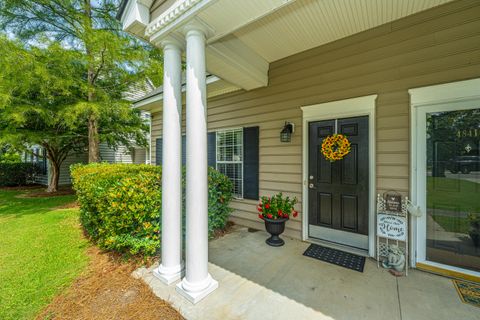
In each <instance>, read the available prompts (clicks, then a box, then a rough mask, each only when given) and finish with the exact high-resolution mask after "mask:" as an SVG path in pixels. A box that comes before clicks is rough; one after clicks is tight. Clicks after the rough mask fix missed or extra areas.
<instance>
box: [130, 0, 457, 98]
mask: <svg viewBox="0 0 480 320" xmlns="http://www.w3.org/2000/svg"><path fill="white" fill-rule="evenodd" d="M451 1H453V0H422V1H419V0H395V1H392V0H262V1H258V0H242V1H238V0H167V1H166V0H157V1H152V0H129V1H128V4H127V6H126V8H127V9H125V10H126V11H125V13H121V16H122V21H123V23H124V28H125V29H126V30H128V31H130V32H132V33H136V34H137V35H138V36H139V37H143V38H147V39H149V40H150V41H151V42H153V43H156V44H158V43H159V42H160V41H161V40H162V39H163V38H165V37H166V36H167V35H172V34H173V35H176V36H178V37H179V38H180V39H181V38H182V36H181V33H182V28H183V26H184V25H185V24H186V23H188V22H189V21H191V20H192V19H197V20H199V21H201V22H203V23H204V24H205V25H206V26H208V27H209V29H210V30H211V32H210V34H209V35H208V45H207V48H206V57H207V69H208V71H209V72H210V73H212V74H215V75H217V76H218V77H220V78H222V79H225V80H227V81H228V82H230V83H231V84H233V85H235V86H238V87H240V88H243V89H246V90H251V89H255V88H258V87H262V86H266V85H268V69H269V64H270V63H271V62H274V61H277V60H280V59H283V58H286V57H288V56H291V55H294V54H296V53H299V52H302V51H305V50H308V49H311V48H314V47H318V46H321V45H323V44H326V43H329V42H332V41H335V40H339V39H342V38H345V37H348V36H350V35H353V34H356V33H359V32H362V31H365V30H368V29H371V28H374V27H377V26H380V25H382V24H385V23H388V22H391V21H394V20H397V19H400V18H403V17H406V16H408V15H412V14H415V13H417V12H420V11H423V10H427V9H430V8H433V7H435V6H439V5H441V4H445V3H447V2H451ZM146 6H148V8H149V10H150V16H149V18H148V19H145V17H144V15H140V17H139V18H131V16H132V15H134V16H135V14H134V13H135V12H142V10H143V9H144V8H145V7H146ZM132 8H137V9H138V10H136V11H135V10H133V9H132ZM140 9H142V10H140ZM137 15H138V14H137ZM135 19H136V20H135ZM131 21H134V22H135V23H133V22H131ZM129 23H130V25H129Z"/></svg>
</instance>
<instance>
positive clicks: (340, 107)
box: [301, 94, 377, 257]
mask: <svg viewBox="0 0 480 320" xmlns="http://www.w3.org/2000/svg"><path fill="white" fill-rule="evenodd" d="M376 99H377V95H376V94H375V95H369V96H363V97H358V98H351V99H345V100H339V101H332V102H326V103H320V104H316V105H311V106H304V107H301V109H302V112H303V119H302V125H303V136H302V145H303V147H302V148H303V153H302V154H303V156H302V158H303V159H302V167H303V168H302V172H303V187H302V193H303V194H302V205H303V215H302V239H303V240H304V241H307V240H308V238H309V237H308V123H309V122H312V121H320V120H328V119H337V118H348V117H357V116H365V115H366V116H368V131H369V137H368V143H369V171H370V172H369V189H370V190H369V201H368V204H369V215H368V254H369V255H370V256H371V257H374V256H375V208H376V205H375V199H376V183H375V182H376V181H375V177H376V171H375V170H376V156H375V152H376V151H375V134H376V132H375V101H376Z"/></svg>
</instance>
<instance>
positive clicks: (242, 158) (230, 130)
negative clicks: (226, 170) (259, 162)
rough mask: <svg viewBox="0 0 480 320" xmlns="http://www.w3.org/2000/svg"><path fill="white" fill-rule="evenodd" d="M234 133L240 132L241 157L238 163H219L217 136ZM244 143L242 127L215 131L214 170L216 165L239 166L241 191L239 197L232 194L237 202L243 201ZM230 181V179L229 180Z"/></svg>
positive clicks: (216, 167)
mask: <svg viewBox="0 0 480 320" xmlns="http://www.w3.org/2000/svg"><path fill="white" fill-rule="evenodd" d="M235 131H240V132H241V137H242V144H241V148H242V156H241V159H240V160H239V161H221V160H219V159H218V153H219V144H218V142H219V135H220V134H222V133H225V132H235ZM244 153H245V141H244V137H243V127H234V128H224V129H219V130H215V169H216V170H217V171H219V170H218V165H219V164H241V175H242V177H241V181H242V190H241V192H242V193H241V195H240V196H239V195H238V194H235V193H233V198H234V199H237V200H243V199H244V189H245V175H244V156H245V154H244ZM229 179H230V178H229Z"/></svg>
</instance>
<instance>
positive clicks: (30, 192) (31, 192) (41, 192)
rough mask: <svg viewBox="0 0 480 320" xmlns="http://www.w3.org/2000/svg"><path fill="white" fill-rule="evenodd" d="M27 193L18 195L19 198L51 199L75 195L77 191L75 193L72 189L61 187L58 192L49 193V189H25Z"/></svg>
mask: <svg viewBox="0 0 480 320" xmlns="http://www.w3.org/2000/svg"><path fill="white" fill-rule="evenodd" d="M19 190H23V189H19ZM25 191H26V192H25V193H23V194H20V195H18V196H17V198H50V197H58V196H69V195H72V194H75V191H73V189H72V188H71V187H60V188H58V191H57V192H47V189H46V188H45V187H43V188H39V187H37V188H32V189H25Z"/></svg>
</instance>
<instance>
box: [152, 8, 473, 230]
mask: <svg viewBox="0 0 480 320" xmlns="http://www.w3.org/2000/svg"><path fill="white" fill-rule="evenodd" d="M476 77H480V2H479V1H474V0H465V1H456V2H453V3H451V4H447V5H444V6H440V7H437V8H434V9H431V10H428V11H425V12H422V13H419V14H416V15H413V16H410V17H407V18H404V19H401V20H398V21H394V22H392V23H388V24H386V25H383V26H380V27H377V28H374V29H371V30H368V31H365V32H362V33H360V34H357V35H354V36H351V37H348V38H345V39H342V40H338V41H336V42H333V43H330V44H327V45H324V46H321V47H318V48H315V49H312V50H308V51H305V52H303V53H300V54H296V55H294V56H291V57H288V58H285V59H282V60H279V61H276V62H274V63H272V64H271V65H270V71H269V86H268V87H265V88H261V89H256V90H252V91H249V92H245V91H242V92H237V93H232V94H227V95H223V96H220V97H215V98H212V99H209V101H208V129H209V130H210V131H212V130H217V129H222V128H230V127H246V126H259V127H260V195H269V194H272V193H275V192H278V191H283V192H284V193H286V194H289V195H293V196H296V197H297V198H298V199H299V200H300V199H301V198H302V176H301V174H302V112H301V110H300V107H301V106H307V105H313V104H319V103H323V102H328V101H335V100H342V99H347V98H354V97H359V96H365V95H371V94H378V98H377V102H376V121H375V124H376V146H375V147H376V163H377V168H376V175H377V176H376V185H377V192H384V191H387V190H392V189H395V190H398V191H400V192H402V193H404V194H408V191H409V131H410V128H409V126H410V123H409V121H410V120H409V119H410V114H409V112H410V111H409V110H410V106H409V95H408V89H409V88H415V87H421V86H428V85H433V84H439V83H446V82H452V81H459V80H465V79H470V78H476ZM332 118H335V115H334V114H332ZM287 120H288V121H291V122H294V123H295V133H294V134H293V137H292V141H291V143H281V142H280V139H279V133H280V130H281V129H282V127H283V124H284V122H285V121H287ZM183 125H184V126H185V122H184V123H183ZM161 129H162V128H161V113H158V112H157V113H153V114H152V141H153V142H154V141H155V139H156V138H157V137H158V136H159V135H161ZM152 149H153V150H152V157H153V158H152V162H153V163H154V162H155V158H154V157H155V144H154V143H152ZM232 208H234V209H235V211H234V212H233V215H232V220H233V221H234V222H236V223H239V224H243V225H247V226H249V227H254V228H263V226H262V224H261V222H260V221H259V219H258V218H257V216H256V213H255V212H256V210H255V201H248V200H235V201H233V202H232ZM302 208H303V206H302V204H301V203H300V204H299V209H300V213H301V212H302ZM301 219H302V215H301V214H300V215H299V217H298V218H297V219H292V220H291V221H289V222H288V223H287V229H286V234H287V235H290V236H293V237H296V238H300V237H301Z"/></svg>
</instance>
